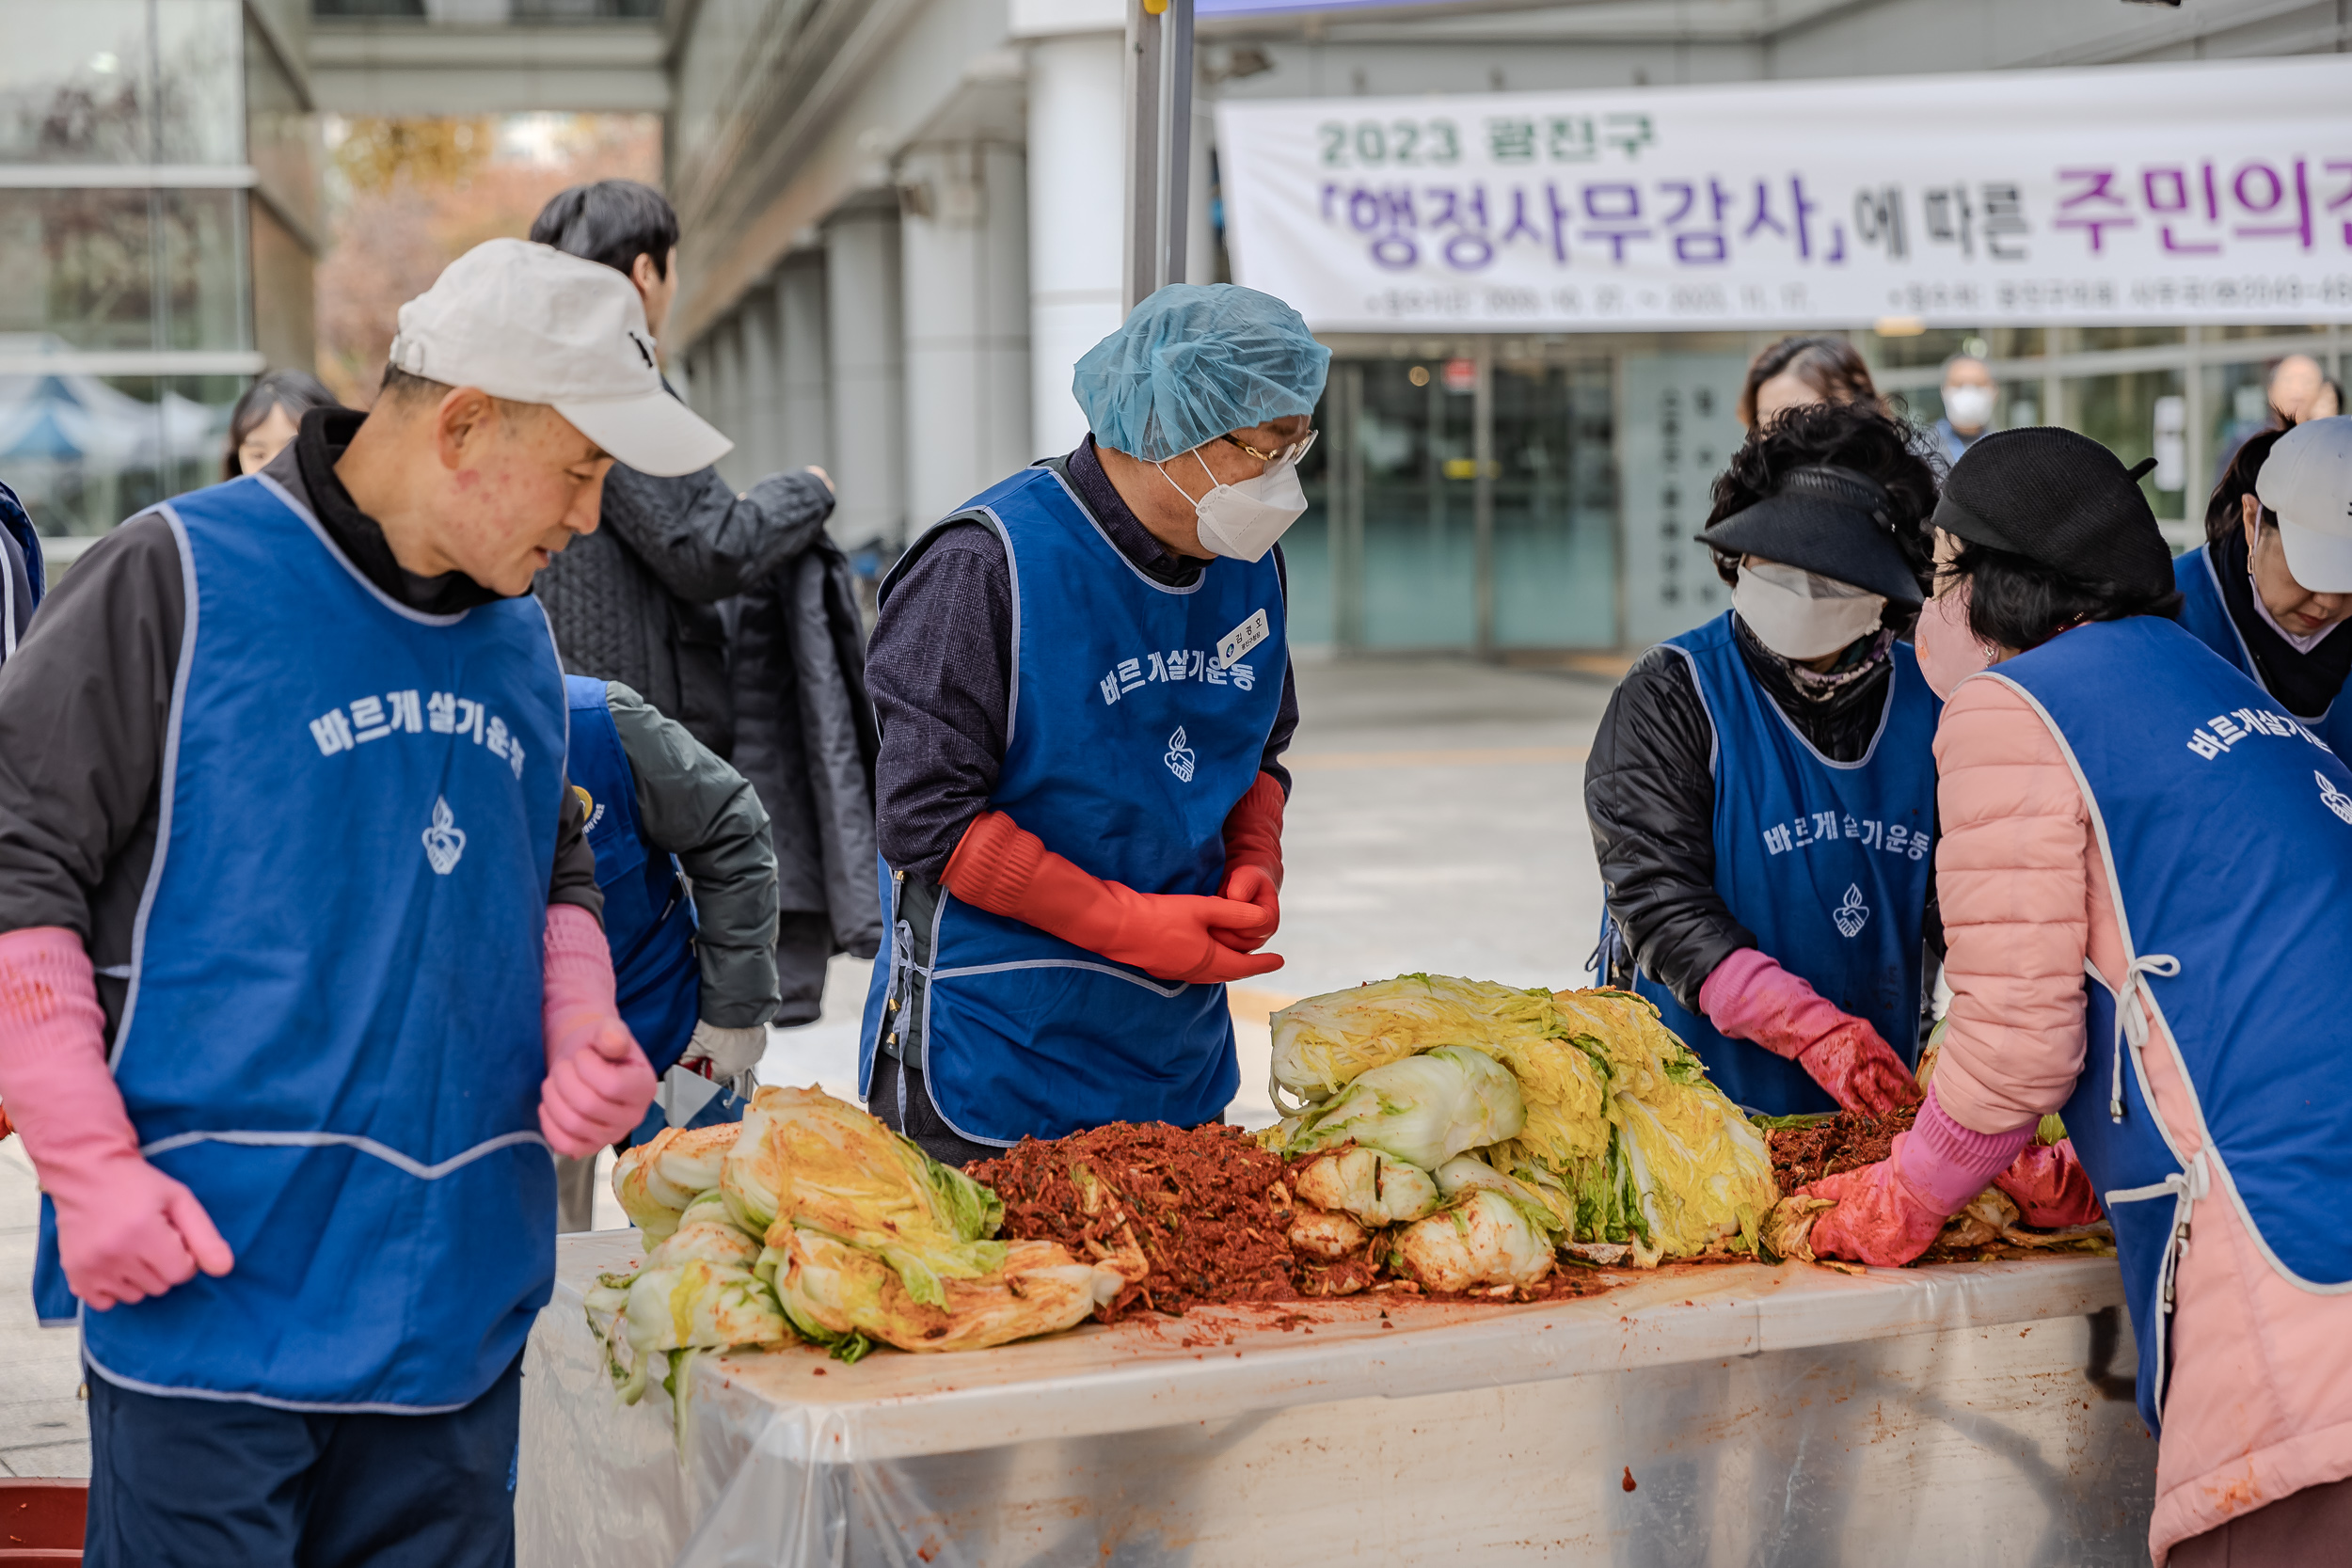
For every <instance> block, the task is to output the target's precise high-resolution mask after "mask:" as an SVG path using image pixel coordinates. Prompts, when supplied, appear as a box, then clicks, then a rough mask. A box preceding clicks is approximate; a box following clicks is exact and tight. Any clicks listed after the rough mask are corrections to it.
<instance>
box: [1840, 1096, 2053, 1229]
mask: <svg viewBox="0 0 2352 1568" xmlns="http://www.w3.org/2000/svg"><path fill="white" fill-rule="evenodd" d="M2032 1137H2033V1129H2032V1128H2030V1127H2020V1128H2018V1129H2017V1130H2016V1131H2014V1132H1974V1131H1971V1130H1970V1129H1968V1128H1965V1127H1963V1126H1962V1125H1961V1124H1960V1123H1958V1122H1956V1121H1954V1120H1953V1119H1952V1118H1951V1117H1949V1116H1947V1115H1946V1114H1945V1110H1944V1107H1943V1106H1941V1105H1939V1104H1937V1103H1936V1100H1935V1091H1934V1089H1933V1088H1930V1089H1929V1090H1928V1098H1927V1101H1926V1103H1924V1104H1922V1105H1921V1106H1920V1107H1919V1117H1918V1120H1917V1121H1916V1122H1915V1123H1914V1124H1913V1126H1912V1130H1911V1131H1910V1132H1899V1133H1897V1134H1896V1135H1895V1148H1894V1151H1893V1152H1892V1153H1891V1154H1889V1155H1888V1156H1887V1157H1886V1158H1885V1159H1883V1160H1881V1161H1880V1162H1879V1163H1878V1164H1875V1165H1865V1166H1863V1167H1862V1168H1861V1169H1860V1170H1850V1171H1846V1172H1843V1173H1841V1174H1839V1175H1836V1176H1831V1177H1824V1178H1823V1179H1822V1180H1819V1181H1816V1182H1814V1183H1813V1184H1812V1185H1811V1186H1809V1187H1802V1188H1800V1189H1798V1190H1799V1191H1800V1192H1802V1193H1803V1194H1804V1196H1807V1197H1826V1198H1834V1199H1836V1203H1837V1207H1836V1208H1835V1209H1832V1210H1830V1211H1828V1212H1825V1213H1824V1214H1822V1215H1821V1217H1820V1219H1818V1220H1816V1221H1814V1223H1813V1233H1812V1236H1811V1237H1810V1239H1809V1244H1810V1245H1811V1247H1812V1248H1813V1256H1815V1257H1816V1258H1851V1259H1853V1260H1854V1261H1856V1262H1859V1263H1872V1264H1876V1265H1878V1266H1879V1267H1881V1268H1890V1269H1891V1268H1899V1267H1901V1266H1902V1265H1903V1264H1905V1263H1908V1262H1910V1261H1911V1260H1912V1259H1915V1258H1916V1257H1918V1256H1919V1255H1920V1254H1921V1253H1923V1252H1925V1251H1927V1250H1928V1247H1929V1245H1930V1244H1931V1243H1933V1242H1934V1240H1935V1238H1936V1236H1937V1234H1938V1233H1939V1232H1941V1231H1942V1230H1943V1228H1944V1222H1945V1221H1946V1220H1948V1219H1950V1218H1951V1217H1952V1216H1953V1215H1954V1214H1957V1213H1959V1212H1961V1211H1962V1210H1963V1209H1965V1208H1966V1207H1967V1206H1968V1200H1969V1199H1970V1198H1972V1197H1975V1196H1977V1195H1978V1194H1979V1193H1980V1192H1982V1191H1984V1190H1985V1188H1986V1187H1988V1186H1990V1185H1991V1184H1992V1182H1993V1180H1994V1177H1996V1176H1998V1175H2000V1173H2001V1172H2002V1171H2003V1170H2005V1169H2007V1168H2008V1167H2009V1164H2010V1162H2011V1161H2013V1160H2014V1159H2016V1158H2017V1151H2018V1150H2019V1149H2021V1148H2024V1147H2025V1146H2026V1143H2027V1142H2029V1141H2030V1140H2031V1139H2032Z"/></svg>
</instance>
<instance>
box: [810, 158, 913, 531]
mask: <svg viewBox="0 0 2352 1568" xmlns="http://www.w3.org/2000/svg"><path fill="white" fill-rule="evenodd" d="M825 284H826V287H825V327H826V331H825V341H826V346H827V348H828V350H829V351H830V355H831V359H832V369H833V420H832V424H833V456H834V469H833V479H834V494H835V495H836V496H837V497H838V498H839V499H838V501H837V502H836V504H835V505H834V514H833V531H834V537H835V538H837V539H839V540H840V541H841V542H842V543H843V544H845V545H848V546H851V547H855V546H859V545H862V544H864V543H866V541H867V540H869V539H872V538H874V537H876V536H878V535H879V536H880V537H881V538H882V539H883V540H885V541H887V542H889V543H892V544H903V543H904V542H905V540H906V526H907V503H906V431H905V420H906V361H905V358H904V354H905V343H904V337H903V325H902V322H901V318H900V313H899V309H898V306H899V293H898V206H897V204H896V202H895V201H894V202H893V203H891V204H890V205H888V206H882V205H880V204H868V205H862V206H856V207H851V208H850V209H848V210H847V211H844V212H841V213H838V214H835V215H834V217H833V219H832V220H831V221H830V222H828V223H827V224H826V225H825Z"/></svg>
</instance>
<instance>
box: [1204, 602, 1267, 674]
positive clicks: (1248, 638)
mask: <svg viewBox="0 0 2352 1568" xmlns="http://www.w3.org/2000/svg"><path fill="white" fill-rule="evenodd" d="M1209 624H1210V625H1211V626H1215V625H1216V622H1214V621H1212V622H1210V623H1209ZM1273 635H1274V632H1273V629H1272V628H1271V627H1269V626H1267V625H1266V618H1265V611H1264V610H1251V611H1250V612H1249V619H1248V620H1247V621H1244V622H1243V623H1242V624H1241V625H1240V626H1235V627H1234V628H1233V629H1232V631H1229V632H1227V633H1226V634H1225V635H1224V636H1222V637H1220V638H1218V639H1217V640H1216V658H1217V662H1218V663H1219V664H1221V665H1223V666H1224V667H1225V668H1226V669H1228V670H1231V669H1232V667H1233V661H1234V660H1235V659H1237V658H1239V657H1241V656H1242V655H1244V654H1246V653H1248V651H1249V650H1250V649H1252V648H1254V647H1256V646H1257V645H1258V644H1259V643H1261V642H1263V641H1265V640H1266V639H1267V638H1269V637H1271V636H1273Z"/></svg>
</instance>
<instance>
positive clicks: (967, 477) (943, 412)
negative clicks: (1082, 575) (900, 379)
mask: <svg viewBox="0 0 2352 1568" xmlns="http://www.w3.org/2000/svg"><path fill="white" fill-rule="evenodd" d="M899 179H900V182H901V185H902V188H903V189H904V190H905V191H906V193H907V197H906V202H905V206H904V209H903V214H904V215H903V216H902V218H901V220H900V227H899V235H900V247H901V248H900V265H901V267H902V269H903V277H904V282H903V289H904V293H905V299H906V367H907V375H906V386H907V404H906V428H907V430H908V432H909V434H910V435H911V436H912V437H913V439H912V441H911V443H910V446H909V450H908V452H907V513H908V524H909V527H910V529H911V530H912V531H914V532H918V533H919V532H920V531H922V530H923V529H925V528H927V527H929V526H930V524H931V523H933V522H935V521H937V520H938V519H939V518H941V517H944V516H946V515H947V514H948V513H950V512H952V511H954V510H955V509H956V508H957V507H958V506H961V504H962V503H963V502H965V501H967V500H969V499H971V498H972V497H974V496H976V495H977V494H978V493H979V492H980V491H982V490H985V489H986V488H988V487H989V486H990V485H991V484H993V483H996V481H998V480H1000V479H1002V478H1004V477H1005V476H1006V475H1007V474H1009V473H1011V472H1012V471H1013V470H1015V469H1017V468H1019V467H1023V466H1024V465H1025V464H1026V463H1027V462H1028V461H1029V460H1030V459H1031V458H1032V457H1035V456H1037V455H1039V453H1037V452H1036V451H1032V450H1031V448H1030V442H1029V263H1028V251H1029V225H1028V198H1027V190H1026V188H1025V185H1024V182H1023V181H1024V169H1023V159H1022V156H1021V151H1020V150H1019V149H1018V148H1013V147H1007V146H1003V145H1001V144H991V143H965V144H962V145H960V146H947V147H932V148H923V149H919V150H916V151H914V152H913V153H911V154H910V155H909V156H908V157H906V158H905V159H904V160H903V161H902V162H901V164H900V167H899ZM1072 444H1073V445H1074V444H1075V441H1074V439H1073V443H1072Z"/></svg>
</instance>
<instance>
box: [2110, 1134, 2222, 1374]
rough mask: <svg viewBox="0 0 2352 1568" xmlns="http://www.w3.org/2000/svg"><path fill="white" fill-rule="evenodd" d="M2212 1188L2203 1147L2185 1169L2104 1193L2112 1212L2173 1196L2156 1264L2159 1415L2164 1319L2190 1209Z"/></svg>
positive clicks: (2184, 1244)
mask: <svg viewBox="0 0 2352 1568" xmlns="http://www.w3.org/2000/svg"><path fill="white" fill-rule="evenodd" d="M2212 1191H2213V1166H2212V1164H2210V1163H2209V1162H2208V1161H2207V1159H2206V1157H2205V1151H2204V1150H2203V1149H2199V1150H2198V1151H2197V1152H2196V1153H2195V1154H2194V1155H2192V1156H2191V1157H2190V1159H2189V1162H2188V1166H2187V1168H2186V1169H2185V1170H2176V1171H2174V1172H2173V1173H2172V1174H2171V1175H2169V1176H2168V1177H2166V1178H2165V1179H2164V1180H2161V1181H2157V1182H2153V1183H2151V1184H2150V1185H2148V1186H2145V1187H2127V1188H2124V1189H2122V1191H2119V1192H2112V1193H2106V1194H2103V1195H2102V1201H2104V1202H2105V1203H2106V1205H2107V1208H2108V1209H2109V1210H2110V1211H2112V1210H2113V1209H2114V1207H2115V1206H2116V1205H2117V1204H2119V1203H2139V1202H2143V1201H2145V1200H2147V1199H2149V1198H2155V1197H2163V1196H2166V1195H2167V1194H2169V1195H2171V1197H2172V1227H2171V1229H2170V1230H2169V1232H2168V1233H2167V1234H2166V1236H2165V1239H2164V1255H2163V1257H2162V1258H2160V1259H2158V1260H2157V1263H2156V1302H2157V1309H2158V1312H2159V1313H2160V1314H2161V1315H2160V1316H2159V1317H2158V1318H2157V1320H2156V1323H2155V1335H2156V1391H2155V1397H2154V1400H2153V1404H2154V1407H2155V1410H2156V1414H2157V1416H2158V1417H2159V1418H2161V1417H2162V1416H2163V1414H2164V1395H2165V1375H2164V1367H2165V1360H2166V1352H2167V1348H2168V1347H2167V1340H2168V1339H2169V1335H2168V1334H2167V1332H2166V1329H2165V1324H2164V1319H2165V1318H2168V1317H2169V1316H2171V1313H2172V1305H2173V1301H2174V1299H2175V1297H2176V1294H2177V1287H2178V1283H2179V1280H2180V1275H2181V1259H2182V1258H2183V1256H2185V1254H2186V1253H2187V1251H2188V1221H2189V1214H2190V1212H2191V1211H2192V1210H2194V1209H2195V1208H2196V1206H2197V1201H2198V1199H2200V1198H2201V1197H2204V1196H2206V1195H2207V1194H2209V1193H2211V1192H2212Z"/></svg>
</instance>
